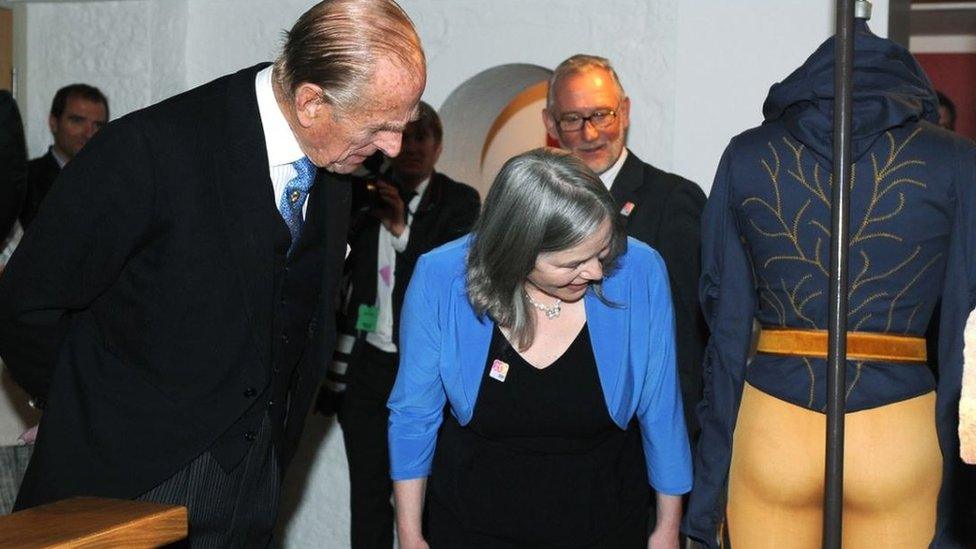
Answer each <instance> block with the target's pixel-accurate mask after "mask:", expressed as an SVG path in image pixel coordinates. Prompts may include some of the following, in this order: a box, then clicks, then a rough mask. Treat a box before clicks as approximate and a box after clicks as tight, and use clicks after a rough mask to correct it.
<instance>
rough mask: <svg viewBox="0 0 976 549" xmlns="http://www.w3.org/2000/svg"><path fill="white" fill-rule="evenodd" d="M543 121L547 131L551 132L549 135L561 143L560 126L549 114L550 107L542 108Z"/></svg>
mask: <svg viewBox="0 0 976 549" xmlns="http://www.w3.org/2000/svg"><path fill="white" fill-rule="evenodd" d="M542 123H543V124H545V125H546V132H547V133H548V134H549V137H551V138H552V139H553V140H554V141H555V142H556V143H560V140H559V128H558V127H557V126H556V121H555V120H553V119H552V116H550V115H549V109H542Z"/></svg>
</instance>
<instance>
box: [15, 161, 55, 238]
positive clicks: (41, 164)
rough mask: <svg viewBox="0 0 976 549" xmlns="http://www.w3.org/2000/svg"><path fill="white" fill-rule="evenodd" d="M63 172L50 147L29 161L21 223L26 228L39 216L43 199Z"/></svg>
mask: <svg viewBox="0 0 976 549" xmlns="http://www.w3.org/2000/svg"><path fill="white" fill-rule="evenodd" d="M60 173H61V165H60V164H58V161H57V159H55V158H54V153H52V152H51V150H50V149H48V151H47V153H45V154H44V155H43V156H39V157H37V158H35V159H33V160H31V161H30V162H28V163H27V197H26V198H25V199H24V207H23V208H22V209H21V211H20V224H21V225H22V226H23V227H24V229H25V230H26V229H27V227H29V226H30V224H31V221H33V220H34V218H35V217H37V210H38V209H39V208H40V207H41V201H42V200H44V197H45V196H47V193H48V191H50V190H51V185H53V184H54V180H55V179H57V178H58V174H60Z"/></svg>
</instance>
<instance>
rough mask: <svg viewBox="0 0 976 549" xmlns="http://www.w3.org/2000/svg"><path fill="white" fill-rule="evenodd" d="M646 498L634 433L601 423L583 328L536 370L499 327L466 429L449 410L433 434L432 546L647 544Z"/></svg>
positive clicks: (604, 418)
mask: <svg viewBox="0 0 976 549" xmlns="http://www.w3.org/2000/svg"><path fill="white" fill-rule="evenodd" d="M496 360H499V361H501V362H503V363H505V364H507V368H505V367H504V366H502V367H500V368H496V369H495V374H494V375H491V374H492V365H493V364H494V363H495V361H496ZM503 372H504V373H503ZM499 378H501V379H499ZM649 498H650V487H649V485H648V480H647V471H646V469H645V465H644V451H643V449H642V447H641V438H640V431H639V428H638V427H637V424H636V422H631V424H630V426H629V428H628V429H627V430H622V429H620V428H619V427H618V426H617V425H616V424H615V423H614V422H613V420H612V419H611V418H610V414H609V412H608V411H607V404H606V401H605V398H604V396H603V391H602V389H601V386H600V379H599V376H598V373H597V368H596V360H595V358H594V355H593V348H592V346H591V345H590V337H589V330H587V328H586V326H585V325H584V326H583V328H582V329H581V330H580V333H579V335H578V336H577V337H576V339H575V340H574V341H573V343H572V344H571V345H570V346H569V348H568V349H567V350H566V352H565V353H564V354H563V355H562V356H560V357H559V358H558V359H557V360H556V361H555V362H554V363H553V364H551V365H550V366H548V367H547V368H544V369H541V370H539V369H536V368H534V367H533V366H532V365H531V364H529V363H527V362H526V361H525V360H524V359H523V358H522V357H521V356H520V355H519V354H518V353H517V352H516V351H515V350H514V349H513V348H512V347H511V345H509V343H508V341H507V340H506V339H505V337H504V336H503V335H502V333H501V331H500V330H499V329H498V328H497V327H496V328H495V330H494V333H493V334H492V343H491V347H490V351H489V353H488V360H487V363H486V364H485V373H484V375H483V376H482V381H481V389H480V391H479V393H478V400H477V404H476V405H475V410H474V415H473V417H472V419H471V422H470V423H469V424H468V425H466V426H463V427H462V426H461V425H460V424H458V422H457V420H455V419H454V417H453V415H452V414H450V413H446V414H445V421H444V425H443V426H442V428H441V432H440V434H439V436H438V442H437V449H436V451H435V454H434V463H433V470H432V472H431V475H430V478H429V480H428V489H427V498H426V502H427V503H426V509H427V516H426V538H427V541H428V542H429V543H430V545H431V547H432V548H433V549H442V548H462V547H463V548H465V549H468V548H474V547H493V548H494V547H510V548H514V547H526V548H527V547H532V548H537V547H588V548H592V547H605V548H608V549H609V548H613V549H626V548H629V547H633V548H639V547H645V546H646V544H647V533H648V532H647V519H648V504H649Z"/></svg>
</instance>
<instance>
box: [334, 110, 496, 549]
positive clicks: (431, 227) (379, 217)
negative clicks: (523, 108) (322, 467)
mask: <svg viewBox="0 0 976 549" xmlns="http://www.w3.org/2000/svg"><path fill="white" fill-rule="evenodd" d="M419 110H420V117H419V119H418V120H417V121H416V122H412V123H411V124H410V125H408V126H407V128H406V130H405V131H404V133H403V146H402V149H401V152H400V154H399V156H397V157H396V158H392V159H390V169H389V170H388V171H387V172H386V174H384V175H382V176H379V177H376V178H369V180H367V181H365V182H364V184H362V185H360V186H357V187H356V188H354V192H353V212H354V213H353V216H354V219H353V221H352V225H351V231H350V238H349V244H350V246H351V248H352V250H351V252H350V254H349V258H348V261H347V264H346V271H347V277H348V286H347V288H346V291H345V292H344V294H343V296H344V298H345V299H344V302H343V304H342V309H341V319H340V323H339V326H340V331H341V332H342V333H343V334H345V335H342V334H340V343H339V344H338V346H337V350H338V352H339V353H340V356H341V355H343V354H345V355H346V356H344V357H343V358H345V359H346V361H345V362H346V363H347V364H348V369H347V371H346V373H345V382H346V384H347V389H346V393H345V395H344V396H343V398H342V401H341V405H340V408H339V421H340V423H341V425H342V431H343V436H344V438H345V443H346V456H347V458H348V460H349V480H350V485H351V486H350V492H351V498H350V499H351V507H352V509H351V515H352V517H351V518H352V547H353V548H354V549H358V548H362V547H370V548H374V547H381V548H384V549H385V548H392V547H393V508H392V506H391V505H390V495H391V493H392V484H391V481H390V475H389V471H390V463H389V455H388V450H387V418H388V415H389V414H388V411H387V408H386V401H387V399H388V398H389V396H390V391H391V390H392V388H393V381H394V379H396V373H397V362H398V360H399V356H398V354H397V341H398V339H397V335H398V333H399V326H398V321H399V317H400V307H401V306H402V305H403V297H404V293H405V292H406V289H407V284H408V283H409V282H410V275H411V274H412V273H413V269H414V265H415V264H416V261H417V258H418V257H420V255H421V254H424V253H426V252H428V251H430V250H432V249H434V248H436V247H438V246H440V245H442V244H445V243H447V242H450V241H451V240H454V239H456V238H458V237H460V236H462V235H463V234H465V233H467V232H468V231H469V230H470V229H471V226H472V225H473V224H474V221H475V218H476V217H477V216H478V210H479V208H480V199H479V196H478V193H477V191H475V190H474V189H473V188H471V187H469V186H467V185H464V184H462V183H458V182H456V181H453V180H452V179H450V178H448V177H447V176H445V175H443V174H440V173H436V172H435V171H434V164H436V162H437V159H438V157H439V156H440V153H441V139H442V136H443V129H442V127H441V122H440V119H439V118H438V117H437V113H436V112H435V111H434V109H433V108H432V107H431V106H430V105H428V104H426V103H423V102H421V103H420V107H419ZM339 362H342V361H339ZM323 394H324V395H328V394H329V393H328V392H325V393H323ZM327 401H328V397H326V398H323V399H321V400H320V404H322V406H320V408H322V407H328V405H329V403H328V402H327Z"/></svg>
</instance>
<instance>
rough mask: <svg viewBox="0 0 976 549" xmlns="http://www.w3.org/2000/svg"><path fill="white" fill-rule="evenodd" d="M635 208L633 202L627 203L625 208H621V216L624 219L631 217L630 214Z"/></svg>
mask: <svg viewBox="0 0 976 549" xmlns="http://www.w3.org/2000/svg"><path fill="white" fill-rule="evenodd" d="M634 207H635V206H634V203H633V202H627V203H626V204H624V207H623V208H620V215H622V216H624V217H630V212H632V211H634Z"/></svg>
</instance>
